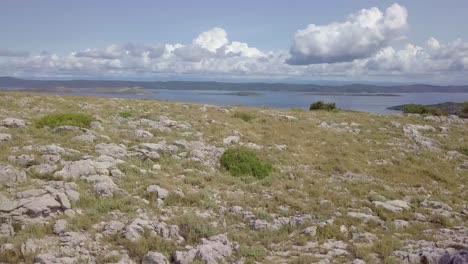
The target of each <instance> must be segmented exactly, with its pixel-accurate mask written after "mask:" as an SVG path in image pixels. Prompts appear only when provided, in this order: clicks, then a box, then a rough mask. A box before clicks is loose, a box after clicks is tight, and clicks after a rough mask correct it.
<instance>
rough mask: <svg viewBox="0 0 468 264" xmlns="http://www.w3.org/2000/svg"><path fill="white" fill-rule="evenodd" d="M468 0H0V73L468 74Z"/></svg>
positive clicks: (462, 78) (248, 77) (413, 77)
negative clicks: (467, 13)
mask: <svg viewBox="0 0 468 264" xmlns="http://www.w3.org/2000/svg"><path fill="white" fill-rule="evenodd" d="M467 11H468V1H466V0H458V1H457V0H448V1H439V0H438V1H435V0H412V1H386V0H382V1H377V0H373V1H371V0H362V1H361V0H353V1H349V0H341V1H339V0H330V1H309V0H300V1H299V0H289V1H266V0H260V1H255V0H250V1H245V0H238V1H215V0H198V1H180V0H175V1H150V0H146V1H145V0H142V1H132V2H130V1H121V0H112V1H111V0H102V1H90V0H82V1H62V0H42V1H24V0H2V1H0V36H1V37H0V75H8V76H15V77H23V78H52V79H58V78H73V79H80V78H85V79H132V80H133V79H143V80H221V81H267V82H278V81H293V82H294V81H302V82H313V81H319V80H330V81H351V82H359V81H361V82H405V83H434V84H468V27H466V25H468V16H467V15H466V12H467Z"/></svg>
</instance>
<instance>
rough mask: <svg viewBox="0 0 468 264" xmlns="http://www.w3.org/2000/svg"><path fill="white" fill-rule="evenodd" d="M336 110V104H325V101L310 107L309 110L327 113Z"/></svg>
mask: <svg viewBox="0 0 468 264" xmlns="http://www.w3.org/2000/svg"><path fill="white" fill-rule="evenodd" d="M335 109H336V104H335V103H324V102H323V101H317V102H315V103H313V104H311V105H310V107H309V110H310V111H313V110H326V111H332V110H335Z"/></svg>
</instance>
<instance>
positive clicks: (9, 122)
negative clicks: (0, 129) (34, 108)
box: [2, 117, 26, 128]
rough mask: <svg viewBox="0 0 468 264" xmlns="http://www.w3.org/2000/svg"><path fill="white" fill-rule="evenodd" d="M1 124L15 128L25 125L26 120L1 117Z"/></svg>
mask: <svg viewBox="0 0 468 264" xmlns="http://www.w3.org/2000/svg"><path fill="white" fill-rule="evenodd" d="M2 123H3V125H4V126H6V127H15V128H23V127H26V122H25V121H24V120H22V119H18V118H11V117H9V118H5V119H3V122H2Z"/></svg>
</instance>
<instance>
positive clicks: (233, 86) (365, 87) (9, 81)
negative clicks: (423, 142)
mask: <svg viewBox="0 0 468 264" xmlns="http://www.w3.org/2000/svg"><path fill="white" fill-rule="evenodd" d="M57 87H63V88H122V87H137V88H143V89H169V90H219V91H223V90H224V91H226V90H228V91H296V92H318V93H323V92H340V93H430V92H433V93H434V92H435V93H436V92H444V93H468V85H447V86H438V85H428V84H414V85H392V86H383V85H382V86H381V85H369V84H349V85H336V86H335V85H315V84H292V83H229V82H214V81H208V82H201V81H122V80H27V79H19V78H14V77H0V89H1V88H10V89H11V88H14V89H32V90H35V89H37V90H40V89H45V88H57Z"/></svg>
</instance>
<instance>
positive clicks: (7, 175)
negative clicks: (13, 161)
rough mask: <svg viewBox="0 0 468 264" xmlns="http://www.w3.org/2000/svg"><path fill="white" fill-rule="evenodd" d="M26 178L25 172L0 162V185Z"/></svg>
mask: <svg viewBox="0 0 468 264" xmlns="http://www.w3.org/2000/svg"><path fill="white" fill-rule="evenodd" d="M24 180H26V173H25V172H24V171H21V170H18V169H16V168H15V167H13V166H11V165H3V164H0V186H1V185H3V184H11V183H15V182H18V181H24Z"/></svg>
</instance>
